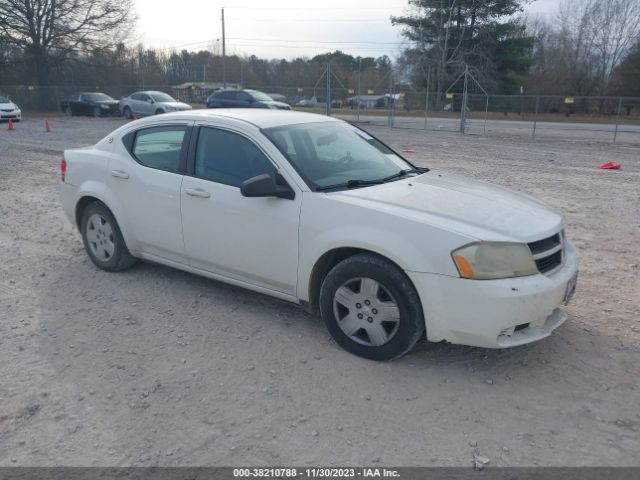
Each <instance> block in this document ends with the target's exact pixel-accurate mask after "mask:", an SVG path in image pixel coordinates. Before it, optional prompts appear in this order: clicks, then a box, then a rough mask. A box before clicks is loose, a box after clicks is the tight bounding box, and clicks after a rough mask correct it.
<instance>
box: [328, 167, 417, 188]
mask: <svg viewBox="0 0 640 480" xmlns="http://www.w3.org/2000/svg"><path fill="white" fill-rule="evenodd" d="M428 171H429V169H428V168H409V169H406V170H400V171H399V172H398V173H394V174H393V175H389V176H388V177H384V178H379V179H377V180H349V181H346V182H343V183H336V184H334V185H325V186H322V187H316V192H322V191H324V190H333V189H335V188H357V187H368V186H370V185H380V184H381V183H386V182H390V181H391V180H395V179H396V178H402V177H404V176H405V175H408V174H410V173H425V172H428Z"/></svg>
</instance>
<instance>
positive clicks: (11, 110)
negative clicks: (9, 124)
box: [0, 95, 22, 122]
mask: <svg viewBox="0 0 640 480" xmlns="http://www.w3.org/2000/svg"><path fill="white" fill-rule="evenodd" d="M0 120H13V121H14V122H19V121H20V120H22V112H21V111H20V108H19V107H18V106H17V105H16V104H15V103H13V102H12V101H11V100H9V98H8V97H4V96H2V95H0Z"/></svg>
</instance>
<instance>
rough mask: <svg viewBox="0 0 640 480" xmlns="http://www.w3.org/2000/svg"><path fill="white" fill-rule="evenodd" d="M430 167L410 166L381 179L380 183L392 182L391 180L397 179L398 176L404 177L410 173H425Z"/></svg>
mask: <svg viewBox="0 0 640 480" xmlns="http://www.w3.org/2000/svg"><path fill="white" fill-rule="evenodd" d="M428 171H429V169H428V168H425V169H421V168H409V169H407V170H400V171H399V172H398V173H394V174H393V175H389V176H388V177H384V178H383V179H381V180H380V183H386V182H390V181H391V180H395V179H396V178H402V177H404V176H405V175H409V174H410V173H425V172H428Z"/></svg>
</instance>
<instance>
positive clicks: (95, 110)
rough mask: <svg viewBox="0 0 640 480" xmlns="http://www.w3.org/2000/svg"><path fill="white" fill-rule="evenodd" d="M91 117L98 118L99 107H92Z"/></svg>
mask: <svg viewBox="0 0 640 480" xmlns="http://www.w3.org/2000/svg"><path fill="white" fill-rule="evenodd" d="M93 116H94V117H99V116H100V107H94V108H93Z"/></svg>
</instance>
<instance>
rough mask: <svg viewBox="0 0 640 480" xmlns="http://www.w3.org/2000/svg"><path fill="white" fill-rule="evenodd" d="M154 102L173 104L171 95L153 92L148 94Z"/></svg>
mask: <svg viewBox="0 0 640 480" xmlns="http://www.w3.org/2000/svg"><path fill="white" fill-rule="evenodd" d="M149 95H150V96H151V98H153V100H154V101H155V102H175V100H174V99H173V98H172V97H171V95H167V94H166V93H162V92H153V93H150V94H149Z"/></svg>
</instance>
